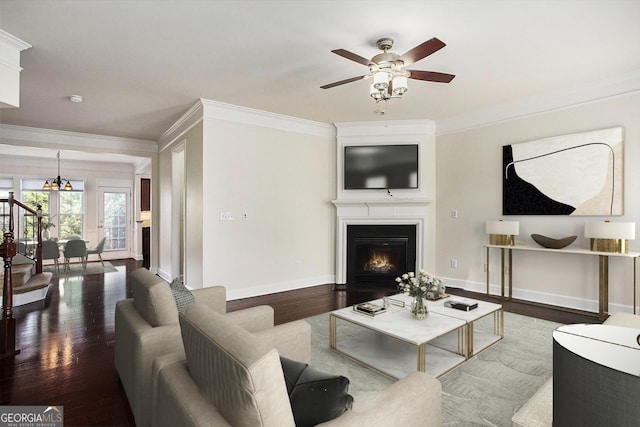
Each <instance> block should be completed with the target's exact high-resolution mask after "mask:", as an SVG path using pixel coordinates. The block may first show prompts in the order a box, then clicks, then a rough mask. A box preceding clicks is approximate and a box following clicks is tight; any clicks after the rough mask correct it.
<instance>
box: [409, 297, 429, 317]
mask: <svg viewBox="0 0 640 427" xmlns="http://www.w3.org/2000/svg"><path fill="white" fill-rule="evenodd" d="M411 314H412V315H413V317H415V318H416V319H418V320H424V319H426V318H427V314H429V310H427V302H426V301H425V300H424V298H422V297H413V302H412V303H411Z"/></svg>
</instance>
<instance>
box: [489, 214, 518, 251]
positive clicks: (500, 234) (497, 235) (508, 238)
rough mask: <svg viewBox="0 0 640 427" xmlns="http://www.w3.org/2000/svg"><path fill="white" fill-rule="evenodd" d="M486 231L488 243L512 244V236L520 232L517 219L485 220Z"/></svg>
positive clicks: (513, 240)
mask: <svg viewBox="0 0 640 427" xmlns="http://www.w3.org/2000/svg"><path fill="white" fill-rule="evenodd" d="M486 231H487V234H488V235H489V244H490V245H500V246H513V245H514V244H515V239H514V236H516V235H518V234H520V223H519V222H518V221H503V220H499V221H487V224H486Z"/></svg>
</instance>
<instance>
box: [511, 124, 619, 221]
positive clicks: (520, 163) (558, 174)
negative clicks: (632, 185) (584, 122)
mask: <svg viewBox="0 0 640 427" xmlns="http://www.w3.org/2000/svg"><path fill="white" fill-rule="evenodd" d="M623 165H624V150H623V129H622V127H614V128H608V129H600V130H595V131H589V132H581V133H575V134H570V135H562V136H555V137H551V138H544V139H539V140H536V141H529V142H522V143H518V144H511V145H505V146H503V147H502V183H503V187H502V190H503V191H502V213H503V215H592V216H612V215H622V214H623V213H624V212H623V185H624V183H623V176H624V175H623Z"/></svg>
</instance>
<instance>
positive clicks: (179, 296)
mask: <svg viewBox="0 0 640 427" xmlns="http://www.w3.org/2000/svg"><path fill="white" fill-rule="evenodd" d="M169 287H170V288H171V293H172V294H173V298H174V299H175V300H176V307H177V308H178V311H182V310H184V308H185V307H186V306H188V305H189V304H192V303H194V302H195V301H196V298H195V297H194V296H193V294H192V293H191V291H190V290H189V289H187V287H186V286H185V285H184V282H183V281H182V276H178V277H176V278H175V279H173V281H171V283H170V284H169Z"/></svg>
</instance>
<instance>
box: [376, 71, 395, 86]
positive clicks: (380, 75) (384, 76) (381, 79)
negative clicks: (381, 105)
mask: <svg viewBox="0 0 640 427" xmlns="http://www.w3.org/2000/svg"><path fill="white" fill-rule="evenodd" d="M389 80H391V74H389V73H388V72H386V71H378V72H377V73H375V74H374V75H373V87H375V88H376V89H378V90H384V89H386V88H387V87H389Z"/></svg>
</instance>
